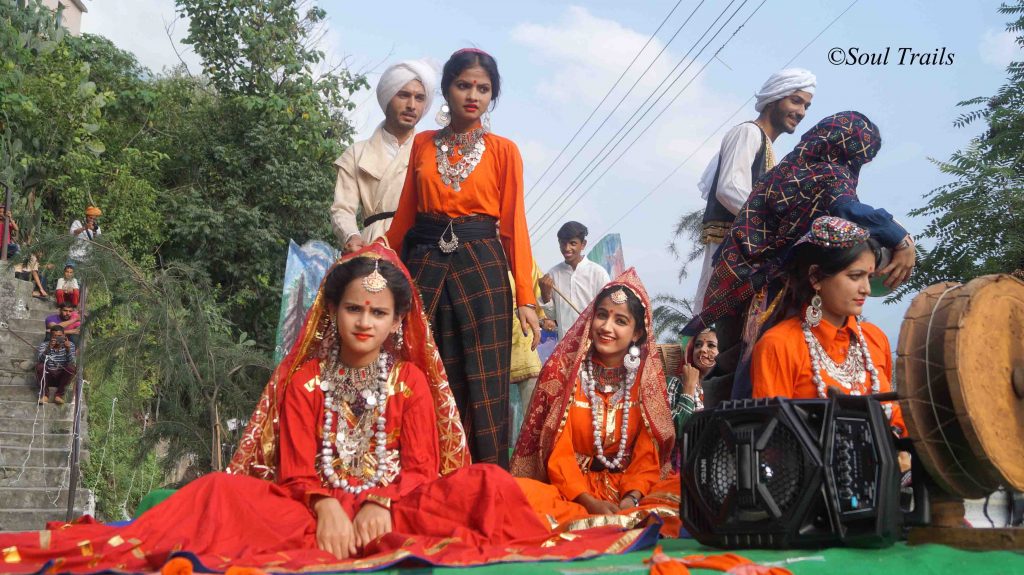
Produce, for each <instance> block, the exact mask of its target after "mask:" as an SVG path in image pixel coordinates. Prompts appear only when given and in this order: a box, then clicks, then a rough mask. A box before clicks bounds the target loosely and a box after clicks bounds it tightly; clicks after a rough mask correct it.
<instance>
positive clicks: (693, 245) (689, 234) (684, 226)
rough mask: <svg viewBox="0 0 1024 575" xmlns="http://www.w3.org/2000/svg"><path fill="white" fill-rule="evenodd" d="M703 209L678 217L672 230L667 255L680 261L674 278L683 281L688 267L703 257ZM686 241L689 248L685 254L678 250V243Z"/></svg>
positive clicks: (687, 272)
mask: <svg viewBox="0 0 1024 575" xmlns="http://www.w3.org/2000/svg"><path fill="white" fill-rule="evenodd" d="M703 218H704V209H703V208H701V209H699V210H695V211H692V212H690V213H688V214H683V215H681V216H679V220H678V221H676V226H675V228H674V229H673V230H672V240H671V241H669V244H668V253H670V254H672V256H673V257H674V258H675V259H676V261H681V262H682V263H681V264H680V266H679V271H678V272H677V274H676V277H677V278H678V279H679V281H683V279H685V278H686V276H688V275H689V269H688V268H689V265H690V264H692V263H693V262H695V261H699V260H700V259H701V257H703V255H704V244H703V243H702V242H701V241H700V237H701V232H702V231H703V229H704V223H703ZM680 241H686V242H687V243H689V245H690V247H689V249H688V250H686V251H685V252H684V251H683V250H682V248H680V246H679V242H680Z"/></svg>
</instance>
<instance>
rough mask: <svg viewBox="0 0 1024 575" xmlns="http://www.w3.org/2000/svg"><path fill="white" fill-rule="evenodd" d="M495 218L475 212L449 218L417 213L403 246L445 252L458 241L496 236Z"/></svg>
mask: <svg viewBox="0 0 1024 575" xmlns="http://www.w3.org/2000/svg"><path fill="white" fill-rule="evenodd" d="M497 223H498V218H495V217H494V216H485V215H482V214H474V215H471V216H460V217H458V218H450V217H448V216H446V215H444V214H434V213H419V214H416V223H415V224H414V225H413V227H412V228H410V229H409V231H408V233H406V234H405V239H404V240H403V244H402V245H403V247H404V246H408V247H410V248H411V247H413V246H418V245H429V246H433V247H436V248H438V249H439V250H441V251H442V252H444V253H446V254H450V253H453V252H455V251H456V250H458V249H459V244H461V243H464V242H471V241H475V240H487V239H496V238H497V237H498V229H497V227H496V225H497Z"/></svg>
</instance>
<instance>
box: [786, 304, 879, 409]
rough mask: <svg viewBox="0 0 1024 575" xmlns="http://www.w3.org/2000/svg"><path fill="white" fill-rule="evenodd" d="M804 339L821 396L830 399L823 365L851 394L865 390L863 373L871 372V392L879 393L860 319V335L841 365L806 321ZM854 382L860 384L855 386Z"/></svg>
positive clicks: (858, 330)
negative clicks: (822, 375) (830, 354)
mask: <svg viewBox="0 0 1024 575" xmlns="http://www.w3.org/2000/svg"><path fill="white" fill-rule="evenodd" d="M801 327H802V328H803V332H804V341H806V342H807V349H808V351H809V352H810V354H811V380H812V381H813V382H814V385H815V387H817V389H818V397H821V398H828V389H827V388H826V386H825V380H824V379H822V377H821V366H822V365H824V366H825V372H826V373H828V375H829V377H831V378H832V379H833V380H835V381H836V382H837V383H839V384H840V385H842V386H843V387H844V388H845V389H846V390H847V391H849V392H850V395H861V394H862V393H863V389H862V388H863V384H864V372H865V370H866V371H867V373H869V374H870V375H871V393H872V394H875V393H878V391H879V389H880V388H881V384H880V382H879V379H878V370H877V369H876V368H875V364H874V363H872V362H871V352H870V351H868V345H867V342H866V341H865V340H864V332H863V330H861V327H860V322H859V321H858V322H857V338H856V339H855V340H854V341H851V342H850V349H849V350H848V351H847V352H846V360H845V361H843V363H842V365H838V364H836V362H835V361H834V360H833V359H832V358H831V357H829V355H828V353H826V352H825V348H823V347H822V346H821V342H819V341H818V338H817V337H815V335H814V333H813V332H811V328H810V326H809V325H807V322H806V321H805V322H803V323H802V326H801ZM854 385H856V386H857V388H856V389H854Z"/></svg>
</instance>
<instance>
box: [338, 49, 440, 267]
mask: <svg viewBox="0 0 1024 575" xmlns="http://www.w3.org/2000/svg"><path fill="white" fill-rule="evenodd" d="M436 86H437V70H436V69H435V68H434V66H432V65H431V64H430V63H429V62H427V61H424V60H406V61H404V62H400V63H398V64H395V65H393V66H391V67H390V68H388V69H387V70H385V71H384V73H383V74H382V75H381V78H380V82H379V83H378V84H377V102H378V103H379V104H380V107H381V109H382V110H383V111H384V121H383V122H381V124H380V125H379V126H377V129H376V130H374V131H373V135H372V136H370V138H369V139H367V140H363V141H360V142H356V143H355V144H352V145H351V146H350V147H349V148H348V149H347V150H345V152H344V153H343V154H342V155H341V157H339V158H338V159H337V160H335V161H334V165H335V167H337V169H338V179H337V181H336V183H335V185H334V204H333V205H332V206H331V223H332V224H333V227H334V235H335V236H337V237H338V241H339V242H340V243H341V246H342V249H343V250H344V251H345V252H351V251H355V250H358V249H359V248H361V247H363V246H364V245H366V244H368V243H370V242H372V241H373V240H375V239H377V238H379V237H381V236H383V235H384V233H385V232H386V231H387V230H388V227H389V226H390V225H391V217H392V216H394V213H395V208H397V207H398V199H399V198H400V197H401V195H402V185H403V184H404V183H405V172H406V170H407V169H408V167H409V153H410V151H411V150H412V140H413V138H412V136H413V134H414V133H415V131H416V124H417V122H419V120H420V118H421V117H423V114H424V113H425V112H426V111H427V110H429V109H430V104H431V101H432V100H433V96H434V90H435V87H436ZM360 212H361V214H362V218H363V228H362V230H360V229H359V227H358V224H357V219H356V218H357V214H358V213H360Z"/></svg>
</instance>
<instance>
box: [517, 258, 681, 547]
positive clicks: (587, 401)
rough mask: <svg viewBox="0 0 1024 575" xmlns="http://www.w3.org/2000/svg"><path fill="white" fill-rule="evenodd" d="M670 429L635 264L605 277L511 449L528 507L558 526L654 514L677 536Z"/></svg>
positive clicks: (551, 361) (555, 356) (552, 363)
mask: <svg viewBox="0 0 1024 575" xmlns="http://www.w3.org/2000/svg"><path fill="white" fill-rule="evenodd" d="M674 443H675V431H674V429H673V424H672V416H671V413H670V411H669V406H668V398H667V394H666V385H665V374H664V371H663V368H662V365H661V360H660V359H659V358H658V353H657V349H656V346H655V341H654V338H653V330H652V327H651V309H650V300H649V298H648V297H647V292H646V291H645V290H644V287H643V284H641V283H640V279H639V278H638V277H637V275H636V272H635V271H634V270H633V269H629V270H627V271H626V272H625V273H624V274H623V275H621V276H620V277H619V278H617V279H616V280H615V281H613V282H611V283H609V284H608V285H607V286H605V287H604V289H603V290H601V292H600V293H599V294H598V295H597V298H595V300H594V302H593V303H591V305H590V306H588V307H587V308H586V310H584V312H583V313H582V314H581V315H580V317H579V319H577V320H576V323H575V324H573V326H572V327H571V328H570V329H569V331H568V332H567V333H566V336H565V337H564V338H563V339H562V341H561V342H559V344H558V347H556V348H555V351H554V352H553V353H552V355H551V357H550V358H548V361H547V363H545V364H544V368H543V370H542V371H541V375H540V381H539V382H538V384H537V387H536V389H535V390H534V393H533V400H532V401H531V402H530V409H529V412H528V413H527V416H526V420H525V421H524V422H523V427H522V429H521V431H520V436H519V441H518V442H517V444H516V449H515V452H514V453H513V454H512V466H511V468H512V469H511V470H512V473H513V474H514V475H516V476H517V477H519V478H520V479H519V484H520V486H521V487H522V488H523V491H525V492H526V495H527V497H528V498H529V500H530V504H531V505H533V507H534V510H536V511H537V513H538V514H539V515H540V516H542V517H547V518H549V519H550V520H553V522H554V523H555V524H557V526H558V527H559V528H560V529H576V528H579V527H587V526H592V525H601V524H610V523H611V524H619V525H633V524H636V523H637V522H638V521H640V520H642V519H643V518H644V517H646V516H647V515H648V514H649V512H651V511H657V512H658V513H659V514H661V515H662V516H663V517H665V518H666V519H667V522H666V527H665V528H663V530H662V532H663V533H667V534H675V533H678V528H679V522H678V503H679V489H680V484H679V477H678V475H674V476H669V473H670V464H669V456H670V453H671V450H672V447H673V444H674Z"/></svg>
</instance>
